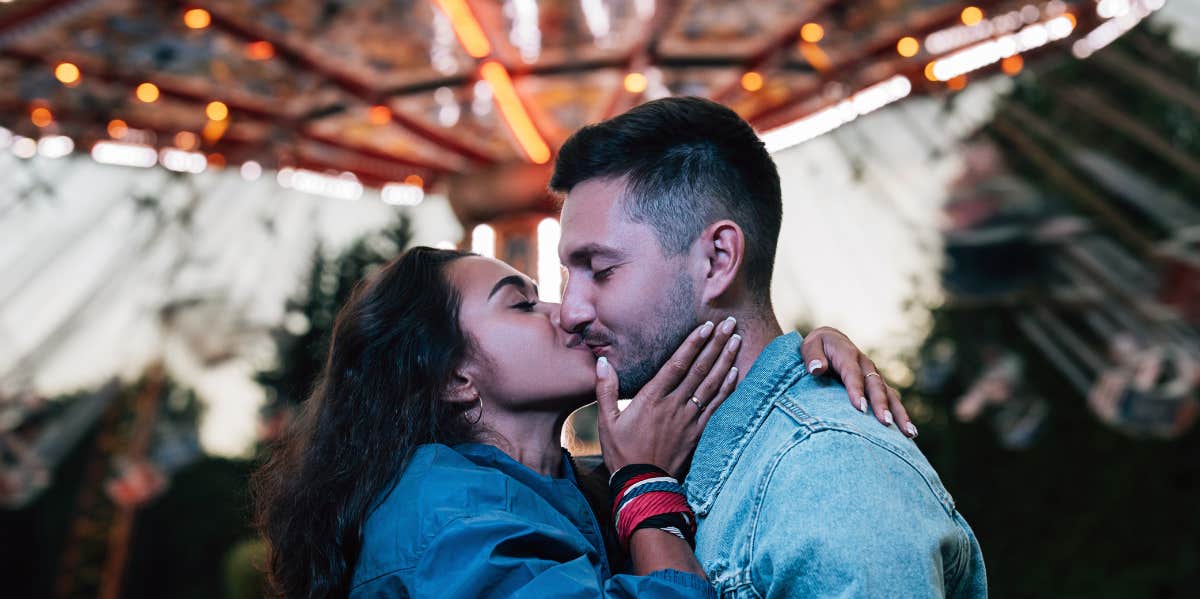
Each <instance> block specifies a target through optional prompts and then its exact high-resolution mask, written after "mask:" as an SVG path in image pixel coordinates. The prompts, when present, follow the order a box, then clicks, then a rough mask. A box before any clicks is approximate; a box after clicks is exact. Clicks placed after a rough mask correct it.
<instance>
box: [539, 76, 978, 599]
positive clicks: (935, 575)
mask: <svg viewBox="0 0 1200 599" xmlns="http://www.w3.org/2000/svg"><path fill="white" fill-rule="evenodd" d="M550 186H551V189H553V190H555V191H557V192H559V193H563V194H566V199H565V201H564V205H563V211H562V240H561V242H560V245H559V254H560V258H561V259H562V262H563V264H564V265H565V266H566V267H567V271H568V279H567V286H566V289H565V290H564V293H563V302H562V308H561V310H562V312H561V323H562V326H563V328H564V329H566V330H568V331H569V332H572V333H574V334H576V335H579V336H580V338H581V339H582V340H583V342H585V343H587V344H588V345H589V346H591V347H592V349H593V351H594V352H595V353H596V354H597V355H603V356H606V357H607V359H608V360H609V362H610V364H612V365H613V366H614V367H615V368H616V369H617V372H618V374H619V377H620V381H621V383H622V385H621V387H622V389H621V392H622V396H623V397H630V396H632V395H634V394H635V392H636V391H637V389H639V388H640V387H641V386H642V385H644V384H645V383H646V382H647V381H648V380H649V379H650V377H652V376H653V374H654V373H655V372H656V371H657V370H658V368H659V367H660V366H662V364H663V363H664V362H665V361H666V359H667V357H668V355H669V352H670V349H671V348H674V347H677V346H678V343H679V341H680V340H682V339H683V337H684V336H685V335H686V334H687V333H688V331H690V330H691V329H692V328H693V327H695V326H697V325H698V324H699V323H701V322H704V321H706V320H711V321H713V322H722V321H723V320H725V318H726V316H732V317H734V318H736V322H737V327H738V332H739V334H740V335H741V336H742V350H741V353H740V355H739V358H738V361H737V364H736V366H737V368H738V371H739V373H740V374H739V376H740V377H741V379H742V380H741V381H740V384H739V386H738V389H737V391H736V392H735V393H734V394H733V395H732V396H730V397H729V398H728V399H726V400H725V403H724V404H723V405H722V406H721V407H720V408H718V410H717V412H716V413H715V414H714V415H713V417H712V419H711V420H710V421H709V423H708V425H707V427H706V428H705V430H704V434H703V436H702V437H701V440H700V444H699V446H698V447H697V449H696V454H695V457H694V459H693V461H692V466H691V471H690V472H689V474H688V476H687V479H686V487H687V492H688V501H689V503H690V504H691V506H692V508H693V509H694V510H695V512H696V515H697V516H698V518H699V520H700V524H699V533H698V536H697V546H696V555H697V557H698V558H699V560H700V563H701V564H702V565H703V566H704V569H705V570H706V572H708V574H709V577H710V580H711V581H712V582H713V584H714V585H715V586H716V587H717V590H718V591H719V592H720V593H721V595H722V596H727V597H824V596H839V597H901V596H912V597H930V596H951V597H981V596H985V595H986V593H987V589H986V579H985V574H984V564H983V557H982V554H981V553H980V550H979V545H978V543H977V541H976V539H975V537H974V534H973V533H972V532H971V529H970V527H969V526H968V525H967V523H966V521H965V520H964V519H963V517H962V516H961V515H960V514H959V513H958V512H957V511H956V510H955V508H954V503H953V500H952V499H951V497H950V494H949V493H947V492H946V490H945V489H944V488H943V486H942V484H941V481H940V480H939V479H938V476H937V474H936V473H935V472H934V471H933V468H932V467H931V466H930V465H929V463H928V461H927V460H926V459H925V458H924V456H923V455H922V454H921V452H920V451H919V450H918V449H917V447H916V445H915V444H914V443H913V442H912V441H911V440H910V439H909V438H908V437H915V436H916V433H917V431H916V429H915V427H913V426H912V423H911V422H909V421H908V420H907V417H905V418H904V419H903V421H897V419H896V417H895V416H894V413H902V412H900V410H899V408H898V407H897V406H898V397H897V396H896V394H895V392H894V390H891V389H890V388H886V386H885V385H884V384H883V383H882V381H881V380H880V377H879V376H878V375H877V373H875V372H874V371H873V370H874V369H873V366H872V365H870V363H869V361H866V360H865V359H864V361H863V364H862V365H863V367H864V370H866V376H867V378H866V380H867V381H868V384H869V385H871V386H872V387H873V389H871V394H872V395H873V396H874V395H878V394H889V395H890V396H891V401H892V402H893V403H892V404H891V406H892V407H891V409H888V407H887V406H886V405H883V404H880V405H878V406H876V408H875V416H876V417H877V418H878V419H879V420H880V421H881V422H882V423H883V424H884V425H885V426H879V425H878V424H875V423H872V422H871V421H870V419H869V418H868V417H866V416H864V415H863V414H860V413H859V412H857V411H855V409H854V407H852V406H850V405H848V404H847V402H846V401H845V393H846V390H845V389H843V388H842V387H841V386H840V385H838V384H837V383H836V382H833V381H831V380H828V379H819V378H816V377H814V376H812V375H811V374H810V373H809V372H808V371H807V369H806V368H805V366H804V364H803V362H802V359H801V358H800V357H799V356H800V353H799V351H798V349H799V346H800V343H801V339H800V336H799V335H798V334H795V333H792V334H788V335H783V334H782V328H781V327H780V325H779V323H778V321H777V320H776V318H775V315H774V310H773V308H772V305H771V299H770V283H771V272H772V268H773V266H774V260H775V247H776V243H777V240H778V236H779V229H780V220H781V214H782V201H781V198H780V188H779V175H778V173H777V171H776V169H775V165H774V162H773V161H772V160H771V157H770V156H769V155H768V154H767V152H766V149H765V147H764V146H763V144H762V142H761V140H759V138H758V136H757V135H756V134H755V133H754V131H753V129H752V128H751V127H750V126H749V124H748V123H746V122H745V121H743V120H742V119H741V118H739V117H738V116H737V114H735V113H734V112H733V111H731V110H729V109H727V108H725V107H723V106H721V105H719V104H716V103H713V102H710V101H707V100H702V99H698V98H668V99H663V100H657V101H653V102H649V103H646V104H643V105H641V106H638V107H636V108H634V109H632V110H630V111H629V112H627V113H625V114H623V115H620V116H618V117H615V118H613V119H610V120H608V121H605V122H603V123H599V124H597V125H592V126H589V127H585V128H583V129H581V130H580V131H578V132H576V133H575V134H574V135H573V136H571V138H570V139H568V140H567V142H566V143H565V144H564V145H563V147H562V150H561V151H560V152H559V156H558V159H557V162H556V164H555V171H554V175H553V178H552V179H551V184H550ZM838 366H839V371H841V372H843V373H844V374H849V375H850V376H847V377H845V378H846V380H848V381H849V380H855V379H857V377H855V376H853V375H854V372H853V371H854V369H855V368H856V367H857V366H858V365H854V364H851V365H845V366H846V368H845V370H843V369H842V365H838ZM861 374H862V373H861V372H859V375H860V376H861ZM850 392H851V394H852V396H853V395H859V396H862V395H865V394H864V393H863V392H862V390H861V389H852V390H851V391H850ZM860 402H861V403H860V409H861V410H863V411H864V412H865V405H866V399H865V397H863V398H862V399H861V400H860ZM901 429H903V432H902V431H901ZM647 433H648V434H653V431H652V430H648V431H647ZM906 434H907V437H906ZM897 560H899V561H897ZM897 563H899V564H901V567H900V568H899V569H897V568H896V564H897Z"/></svg>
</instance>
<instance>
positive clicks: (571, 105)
mask: <svg viewBox="0 0 1200 599" xmlns="http://www.w3.org/2000/svg"><path fill="white" fill-rule="evenodd" d="M1106 2H1107V3H1108V4H1113V3H1114V2H1113V0H1105V2H1100V3H1099V5H1097V4H1096V3H1094V2H1092V1H1090V0H1084V1H1081V2H1061V1H1058V0H1052V1H1050V2H1040V1H1036V0H1021V1H1018V2H1006V1H999V2H996V1H984V0H980V1H978V2H976V3H975V5H974V6H966V4H965V3H962V2H943V1H938V0H869V1H867V0H864V1H855V2H849V1H839V0H771V1H756V2H744V1H741V0H708V1H698V0H683V1H662V0H659V1H655V0H542V1H535V0H505V1H503V2H500V1H484V0H361V1H348V0H343V1H335V0H328V1H324V2H320V1H313V0H275V1H272V0H208V1H202V2H187V3H181V2H162V1H139V0H77V1H72V0H42V1H36V0H15V1H14V0H8V1H3V0H0V80H2V81H4V82H5V83H4V85H2V86H0V124H2V125H4V126H5V127H7V128H9V129H11V130H12V132H13V133H15V134H18V135H23V136H27V137H29V138H31V139H37V138H43V137H46V136H48V135H54V134H60V135H65V136H67V137H70V138H71V139H73V140H74V143H73V146H74V147H75V148H76V149H87V148H92V147H94V145H95V144H96V143H97V142H100V141H108V142H114V141H115V142H118V143H136V144H143V145H145V146H151V147H153V148H156V149H161V148H167V147H177V148H180V149H182V150H185V151H189V152H202V153H203V154H201V155H199V156H201V165H203V162H204V161H205V160H207V162H208V164H209V165H216V166H220V165H224V164H235V165H236V164H240V163H245V162H247V161H254V162H256V163H257V165H260V166H262V167H266V168H282V167H287V166H292V167H302V168H308V169H313V170H317V171H334V172H338V173H345V172H349V173H353V174H354V175H355V177H357V178H358V179H359V180H361V181H363V182H364V183H366V184H370V185H380V184H383V183H386V182H389V181H407V182H408V183H410V184H417V185H421V186H424V187H429V186H430V185H434V184H436V183H437V182H438V181H439V180H443V179H444V178H445V177H446V176H447V175H455V174H464V173H465V174H471V173H477V172H483V171H486V170H488V169H490V168H493V167H501V168H504V167H506V165H519V164H526V165H528V164H535V165H540V164H546V163H547V162H548V161H549V160H550V159H551V158H552V156H553V152H554V151H555V149H556V148H557V147H558V146H559V145H560V144H561V143H562V142H563V140H564V139H565V138H566V137H567V136H568V135H569V134H570V133H571V132H572V131H573V130H575V129H576V128H578V127H580V126H581V125H584V124H586V123H590V122H595V121H597V120H600V119H603V118H605V117H607V116H610V115H613V114H616V113H618V112H620V111H622V110H625V109H627V108H629V107H630V106H633V105H635V104H636V103H639V102H642V101H646V100H648V99H652V98H656V97H662V96H666V95H697V96H705V97H709V98H713V99H716V100H718V101H721V102H723V103H725V104H727V105H729V106H731V107H733V108H734V109H735V110H737V111H738V112H739V113H740V114H742V115H743V116H744V117H745V118H747V119H748V120H749V121H750V122H752V123H753V124H754V125H755V126H756V127H757V128H758V129H759V130H760V131H770V130H776V131H778V132H780V134H781V138H780V139H776V140H775V141H776V146H779V145H787V144H789V143H796V142H797V141H800V140H803V139H806V138H808V137H811V136H813V135H816V134H820V133H821V132H823V131H826V130H828V129H831V128H833V127H836V126H837V125H838V124H840V123H842V122H845V121H847V120H851V119H853V118H855V116H857V115H858V114H861V113H864V112H867V111H870V110H872V109H874V108H877V107H879V106H881V105H883V104H886V103H888V102H891V101H894V100H897V99H899V98H901V97H904V96H906V95H909V94H910V93H912V94H917V93H931V92H934V93H936V92H941V91H943V90H946V89H947V88H949V89H951V90H953V89H960V88H961V86H962V85H965V82H966V80H965V77H967V76H968V75H966V73H968V72H970V73H971V74H970V75H969V76H970V77H975V76H976V73H982V72H987V70H999V69H1003V70H1004V71H1005V72H1010V73H1012V72H1015V71H1019V70H1020V69H1021V68H1022V65H1023V62H1024V60H1025V59H1027V58H1030V57H1036V54H1037V53H1038V52H1040V51H1043V50H1044V49H1046V48H1050V47H1052V46H1061V44H1064V43H1067V44H1069V43H1071V42H1070V40H1069V39H1068V38H1070V39H1074V40H1076V41H1075V50H1076V53H1077V54H1079V53H1080V50H1081V48H1080V44H1086V43H1087V40H1088V39H1091V37H1090V36H1089V37H1087V38H1085V37H1082V36H1081V35H1080V33H1087V32H1088V31H1092V30H1093V29H1095V28H1096V27H1097V25H1098V24H1103V23H1105V18H1106V17H1107V18H1108V21H1110V22H1113V23H1115V22H1116V21H1117V20H1118V17H1122V16H1124V17H1125V18H1126V19H1127V20H1128V18H1129V16H1130V15H1133V16H1138V15H1140V16H1145V14H1143V13H1148V12H1150V11H1152V10H1153V9H1154V8H1155V6H1156V5H1161V2H1157V3H1156V2H1154V1H1153V0H1150V1H1147V2H1139V1H1137V0H1135V1H1132V2H1129V1H1126V2H1116V4H1120V5H1121V6H1120V7H1119V8H1121V9H1122V10H1124V13H1122V14H1120V15H1118V14H1115V13H1112V10H1113V9H1112V7H1111V6H1110V7H1108V9H1109V13H1111V14H1105V4H1106ZM1139 20H1140V19H1139ZM1100 41H1103V40H1098V41H1097V43H1098V42H1100ZM1061 49H1062V48H1061V47H1060V48H1059V50H1061ZM1083 50H1087V47H1086V45H1085V47H1083ZM1023 55H1024V56H1025V59H1023V58H1022V56H1023ZM864 90H865V91H864ZM806 117H807V118H806ZM798 126H799V128H798ZM789 127H790V129H789ZM93 155H95V154H93Z"/></svg>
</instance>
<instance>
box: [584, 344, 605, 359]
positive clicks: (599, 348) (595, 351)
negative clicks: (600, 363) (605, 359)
mask: <svg viewBox="0 0 1200 599" xmlns="http://www.w3.org/2000/svg"><path fill="white" fill-rule="evenodd" d="M587 347H588V349H590V350H592V355H593V356H596V357H597V358H599V357H600V356H604V355H608V344H607V343H605V344H603V345H592V344H590V343H589V344H588V346H587Z"/></svg>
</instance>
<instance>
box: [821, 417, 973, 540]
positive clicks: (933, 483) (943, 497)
mask: <svg viewBox="0 0 1200 599" xmlns="http://www.w3.org/2000/svg"><path fill="white" fill-rule="evenodd" d="M822 424H824V426H823V427H822V428H817V429H814V430H813V431H812V432H813V433H814V434H815V433H819V432H830V433H841V434H845V435H852V436H854V437H858V438H860V439H862V440H864V441H866V442H868V443H870V444H871V445H874V446H875V447H878V448H880V449H882V450H884V451H886V452H888V453H889V454H891V455H893V456H895V457H896V458H897V459H899V460H900V461H901V462H903V463H904V464H905V465H906V466H908V467H909V468H911V469H912V471H913V472H915V473H916V474H917V476H919V477H921V480H923V481H925V487H926V488H927V489H929V492H930V493H931V494H933V496H934V497H936V498H937V499H938V502H939V503H941V504H942V509H943V510H945V511H946V515H948V516H951V517H953V516H954V514H956V513H958V509H957V507H956V506H955V505H954V497H953V496H951V495H950V492H949V491H946V490H945V489H944V488H943V489H941V490H939V487H940V486H941V485H940V482H941V481H940V480H935V479H931V478H930V477H929V476H928V475H927V474H926V473H925V472H924V471H923V470H922V469H921V468H920V467H918V466H917V464H915V463H913V461H912V460H910V459H909V458H908V456H906V455H904V454H903V453H902V452H900V451H898V450H897V449H896V447H895V446H893V445H891V444H889V443H885V442H883V441H880V440H878V439H875V438H873V437H871V436H870V435H864V434H862V433H860V432H858V431H856V430H854V429H851V428H846V427H843V426H837V425H834V424H830V423H822ZM934 476H936V473H935V474H934Z"/></svg>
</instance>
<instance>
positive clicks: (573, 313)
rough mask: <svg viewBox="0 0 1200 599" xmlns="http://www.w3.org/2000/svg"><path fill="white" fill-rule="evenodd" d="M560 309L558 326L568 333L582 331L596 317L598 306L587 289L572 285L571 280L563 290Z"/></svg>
mask: <svg viewBox="0 0 1200 599" xmlns="http://www.w3.org/2000/svg"><path fill="white" fill-rule="evenodd" d="M558 311H559V312H558V314H559V316H558V321H559V324H558V326H560V327H561V328H562V329H563V330H564V331H567V332H568V333H579V332H582V331H583V330H584V329H586V328H587V326H588V325H589V324H591V323H592V321H593V320H595V319H596V308H595V306H593V305H592V301H591V298H590V297H589V296H588V294H587V293H586V290H584V289H583V288H582V287H580V286H579V285H572V284H571V281H570V280H568V281H567V287H566V289H564V290H563V296H562V304H561V305H560V306H559V307H558Z"/></svg>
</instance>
